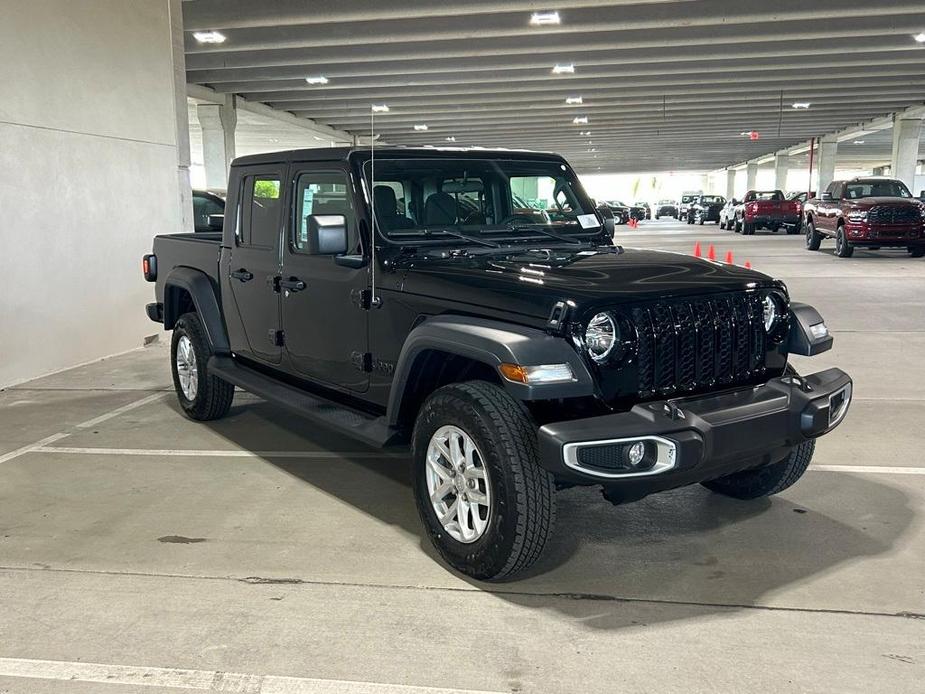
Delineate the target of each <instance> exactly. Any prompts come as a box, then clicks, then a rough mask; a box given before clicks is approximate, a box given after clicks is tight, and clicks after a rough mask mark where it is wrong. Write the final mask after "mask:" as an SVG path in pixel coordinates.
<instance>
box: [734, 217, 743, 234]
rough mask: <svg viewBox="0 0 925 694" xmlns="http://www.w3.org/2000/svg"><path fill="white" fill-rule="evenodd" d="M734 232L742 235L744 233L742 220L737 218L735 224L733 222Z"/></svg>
mask: <svg viewBox="0 0 925 694" xmlns="http://www.w3.org/2000/svg"><path fill="white" fill-rule="evenodd" d="M733 231H735V233H737V234H738V233H741V231H742V220H740V219H739V218H738V217H736V220H735V222H733Z"/></svg>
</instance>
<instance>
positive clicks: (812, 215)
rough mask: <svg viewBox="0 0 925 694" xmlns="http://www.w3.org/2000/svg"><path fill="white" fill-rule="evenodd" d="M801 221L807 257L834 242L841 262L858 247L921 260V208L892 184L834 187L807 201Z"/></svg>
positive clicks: (924, 213) (924, 241) (862, 181)
mask: <svg viewBox="0 0 925 694" xmlns="http://www.w3.org/2000/svg"><path fill="white" fill-rule="evenodd" d="M803 220H804V225H805V230H806V248H808V249H809V250H811V251H818V250H819V244H820V243H822V240H823V239H824V238H827V237H828V238H831V237H834V238H835V255H837V256H838V257H839V258H850V257H851V254H852V253H854V249H855V247H856V246H864V247H867V248H870V249H872V250H877V249H880V248H882V247H885V246H886V247H893V248H897V247H898V248H905V249H906V250H907V251H908V252H909V255H911V256H912V257H913V258H921V257H922V256H925V205H923V204H922V202H920V201H919V200H917V199H915V198H913V197H912V193H910V192H909V189H908V188H907V187H906V184H905V183H903V182H902V181H898V180H895V179H892V178H854V179H851V180H850V181H832V182H831V183H830V184H829V187H828V188H826V190H825V192H824V193H823V194H822V195H821V196H819V197H818V198H813V199H812V200H807V201H806V204H805V205H804V206H803Z"/></svg>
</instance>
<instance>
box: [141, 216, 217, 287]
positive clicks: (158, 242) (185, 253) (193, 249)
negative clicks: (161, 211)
mask: <svg viewBox="0 0 925 694" xmlns="http://www.w3.org/2000/svg"><path fill="white" fill-rule="evenodd" d="M221 246H222V233H221V232H220V231H219V232H214V233H211V232H210V233H186V234H161V235H159V236H155V237H154V255H156V256H157V285H156V288H155V293H156V296H157V300H158V301H163V300H164V282H165V280H166V279H167V276H168V275H169V274H170V271H171V270H173V269H174V268H175V267H191V268H195V269H197V270H201V271H202V272H204V273H206V275H208V277H209V279H210V280H211V281H212V283H213V284H214V285H215V286H216V287H218V286H219V281H218V263H219V257H220V255H221Z"/></svg>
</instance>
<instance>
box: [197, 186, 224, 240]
mask: <svg viewBox="0 0 925 694" xmlns="http://www.w3.org/2000/svg"><path fill="white" fill-rule="evenodd" d="M224 216H225V199H224V198H222V197H220V196H219V195H216V194H215V193H210V192H209V191H207V190H194V191H193V230H194V231H197V232H199V233H209V232H217V231H221V230H222V224H223V219H224Z"/></svg>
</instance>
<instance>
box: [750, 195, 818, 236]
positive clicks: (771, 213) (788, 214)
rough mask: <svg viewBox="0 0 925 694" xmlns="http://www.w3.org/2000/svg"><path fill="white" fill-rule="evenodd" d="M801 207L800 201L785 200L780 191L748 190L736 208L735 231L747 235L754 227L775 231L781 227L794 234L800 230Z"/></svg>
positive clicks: (752, 232) (753, 230) (752, 231)
mask: <svg viewBox="0 0 925 694" xmlns="http://www.w3.org/2000/svg"><path fill="white" fill-rule="evenodd" d="M801 208H802V205H801V204H800V202H798V201H796V200H787V199H786V196H785V195H784V193H783V192H782V191H779V190H750V191H748V192H747V193H746V194H745V198H743V200H742V202H741V203H740V204H739V206H738V207H737V208H736V212H735V231H736V233H738V232H742V233H743V234H745V235H749V234H754V233H755V230H756V229H770V230H771V231H777V230H778V229H780V228H781V227H783V228H785V229H786V230H787V233H788V234H796V233H798V232H799V231H800V220H801V214H800V213H801Z"/></svg>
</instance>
